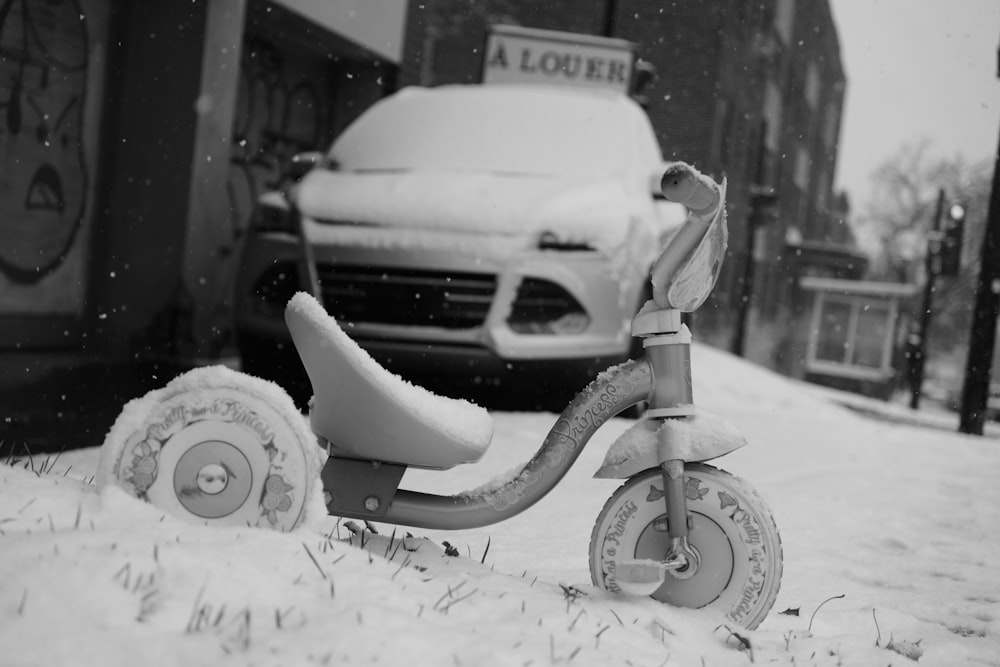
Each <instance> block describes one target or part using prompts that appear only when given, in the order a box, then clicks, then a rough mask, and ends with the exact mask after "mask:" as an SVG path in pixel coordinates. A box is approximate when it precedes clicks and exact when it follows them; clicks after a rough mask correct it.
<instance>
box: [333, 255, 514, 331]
mask: <svg viewBox="0 0 1000 667" xmlns="http://www.w3.org/2000/svg"><path fill="white" fill-rule="evenodd" d="M317 270H318V273H319V281H320V286H321V288H322V290H323V305H324V306H325V307H326V309H327V311H328V312H329V313H330V314H331V315H333V316H334V317H336V318H337V319H338V320H341V321H344V322H369V323H374V324H404V325H415V326H434V327H443V328H445V329H469V328H473V327H476V326H479V325H481V324H482V323H483V321H484V320H485V319H486V314H487V313H488V312H489V309H490V304H491V303H492V302H493V295H494V293H495V292H496V283H497V279H496V276H494V275H491V274H486V273H465V272H457V271H433V270H421V269H399V268H378V267H369V266H349V265H343V264H338V265H330V264H320V265H319V266H318V267H317Z"/></svg>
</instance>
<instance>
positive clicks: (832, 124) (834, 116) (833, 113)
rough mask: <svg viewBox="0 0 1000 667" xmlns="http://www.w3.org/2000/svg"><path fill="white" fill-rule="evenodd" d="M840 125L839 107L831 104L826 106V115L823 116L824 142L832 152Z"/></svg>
mask: <svg viewBox="0 0 1000 667" xmlns="http://www.w3.org/2000/svg"><path fill="white" fill-rule="evenodd" d="M839 125H840V111H839V107H837V106H835V105H830V106H828V107H827V108H826V115H825V117H824V118H823V143H824V144H826V149H827V150H828V151H830V152H831V153H832V152H833V150H834V147H835V145H836V142H837V128H838V127H839Z"/></svg>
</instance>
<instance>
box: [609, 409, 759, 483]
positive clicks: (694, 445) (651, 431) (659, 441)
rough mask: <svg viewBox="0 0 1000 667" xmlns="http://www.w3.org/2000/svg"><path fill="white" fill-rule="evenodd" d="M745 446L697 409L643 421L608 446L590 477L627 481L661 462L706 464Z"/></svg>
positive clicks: (733, 430)
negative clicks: (682, 413)
mask: <svg viewBox="0 0 1000 667" xmlns="http://www.w3.org/2000/svg"><path fill="white" fill-rule="evenodd" d="M745 444H747V441H746V438H744V437H743V435H742V434H741V433H740V432H739V431H738V430H737V429H736V427H735V426H733V425H732V424H731V423H730V422H729V421H727V420H726V419H723V418H722V417H719V416H718V415H714V414H712V413H710V412H706V411H705V410H702V409H700V408H699V409H697V411H696V412H695V414H694V415H692V416H690V417H676V418H669V419H655V418H654V419H644V420H641V421H638V422H636V423H635V425H634V426H632V427H631V428H630V429H629V430H627V431H625V432H624V433H622V434H621V435H620V436H619V437H618V439H617V440H615V441H614V442H613V443H612V444H611V447H609V448H608V453H607V455H606V456H605V457H604V463H603V464H602V465H601V467H600V468H599V469H598V470H597V472H596V473H594V477H597V478H600V479H628V478H629V477H631V476H632V475H635V474H636V473H639V472H642V471H643V470H648V469H650V468H658V467H659V466H660V463H662V462H663V461H669V460H675V459H680V460H682V461H684V462H686V463H692V462H703V461H710V460H712V459H715V458H718V457H720V456H723V455H725V454H728V453H729V452H731V451H734V450H736V449H739V448H740V447H742V446H743V445H745Z"/></svg>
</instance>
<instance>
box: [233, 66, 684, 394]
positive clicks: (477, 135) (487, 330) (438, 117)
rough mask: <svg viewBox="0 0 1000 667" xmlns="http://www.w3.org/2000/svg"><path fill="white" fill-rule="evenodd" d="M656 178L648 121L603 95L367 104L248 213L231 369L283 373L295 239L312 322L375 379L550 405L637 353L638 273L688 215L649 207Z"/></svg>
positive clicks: (512, 93) (511, 93)
mask: <svg viewBox="0 0 1000 667" xmlns="http://www.w3.org/2000/svg"><path fill="white" fill-rule="evenodd" d="M663 164H664V163H663V158H662V156H661V153H660V149H659V144H658V142H657V139H656V136H655V134H654V132H653V129H652V127H651V125H650V122H649V120H648V118H647V116H646V114H645V112H644V111H643V110H642V108H640V107H639V106H638V105H637V104H636V103H635V102H633V101H632V100H630V99H629V98H628V97H626V96H624V95H621V94H619V93H614V92H610V91H596V90H585V89H574V88H569V87H545V86H539V85H534V86H530V85H529V86H518V85H495V86H483V85H454V86H441V87H438V88H415V87H414V88H405V89H403V90H401V91H399V92H398V93H396V94H394V95H391V96H389V97H387V98H384V99H383V100H381V101H379V102H378V103H376V104H375V105H373V106H372V107H371V108H370V109H368V110H367V111H366V112H364V113H363V114H362V115H361V116H360V117H359V118H358V119H357V120H356V121H355V122H354V123H353V124H352V125H350V126H349V127H348V128H347V129H346V130H345V131H344V132H343V133H342V134H341V135H340V136H339V137H338V138H337V139H336V140H335V141H334V143H333V145H332V147H331V148H330V150H329V151H328V152H327V153H326V154H325V156H323V158H322V160H320V161H319V163H318V164H317V165H316V166H315V168H313V169H312V170H311V171H309V172H308V173H307V174H306V175H305V176H304V177H303V178H302V179H301V180H300V181H299V182H298V183H297V184H296V185H295V186H293V187H291V188H290V189H288V191H287V192H285V193H273V192H272V193H268V194H266V195H264V196H263V197H262V198H261V200H260V202H259V207H258V209H257V211H256V213H255V215H254V218H253V221H252V224H251V230H250V233H249V235H248V238H247V240H246V243H245V247H244V249H243V255H242V261H241V264H240V275H239V279H238V288H237V289H238V293H237V298H236V304H237V318H236V324H237V333H238V341H239V350H240V355H241V358H242V362H243V367H244V369H245V370H246V371H248V372H250V373H253V374H257V375H261V376H265V377H272V378H275V379H277V378H276V377H275V376H277V375H282V374H285V375H287V374H288V373H289V372H291V373H294V372H296V369H297V366H298V360H297V358H295V357H294V356H293V355H294V352H293V351H292V348H291V344H290V340H289V338H288V334H287V332H286V331H285V327H284V321H283V309H284V306H285V303H286V302H287V301H288V299H289V298H290V297H291V296H292V294H294V293H295V292H296V291H297V290H301V289H307V288H308V284H309V283H308V280H306V278H305V275H306V273H307V272H306V270H304V269H303V267H302V262H301V261H300V258H301V257H302V254H301V246H300V242H299V238H298V236H297V232H296V230H297V229H298V228H299V224H300V225H301V230H302V233H303V234H304V238H305V239H306V242H307V243H308V247H309V248H310V250H311V254H312V255H313V258H314V266H315V272H316V273H315V275H316V276H317V277H318V280H319V287H320V291H321V297H322V302H323V304H324V305H325V307H326V309H327V311H328V312H330V313H331V314H332V315H333V316H335V317H336V318H337V320H338V321H339V322H340V323H341V325H342V326H344V328H345V330H346V331H347V332H348V333H349V334H350V335H351V336H352V337H353V338H354V339H355V340H356V341H357V342H358V343H359V344H360V345H361V346H362V347H363V348H365V349H366V350H367V351H368V352H369V353H370V354H371V355H372V356H373V357H375V358H376V359H378V360H379V361H380V362H381V363H382V364H383V365H385V366H386V367H387V368H389V369H390V370H393V371H394V372H397V373H399V374H400V375H402V376H403V377H406V378H408V379H413V380H415V381H418V382H420V383H422V384H424V385H425V386H430V387H432V388H434V389H435V390H438V391H441V392H443V393H446V394H449V393H450V394H453V395H455V394H458V395H461V394H462V393H463V392H464V391H466V389H467V387H468V386H469V385H470V383H471V384H473V385H474V384H476V383H482V384H487V385H495V384H503V385H505V386H510V385H512V386H516V387H517V388H518V389H519V391H522V392H524V391H529V392H530V393H532V394H533V395H535V396H538V397H547V398H551V399H552V401H551V403H553V404H555V403H556V402H558V401H561V400H562V401H564V400H565V399H566V398H567V396H571V395H572V393H571V392H575V391H576V390H578V389H580V388H582V387H583V385H584V383H585V382H586V381H587V380H588V379H589V378H592V377H593V376H594V375H595V374H596V373H597V372H598V371H600V370H602V369H603V368H605V367H607V366H608V365H610V364H612V363H616V362H621V361H623V360H625V359H626V358H628V357H629V356H630V355H631V354H633V353H635V352H636V348H635V347H634V345H633V341H632V339H631V336H630V331H629V330H630V322H631V318H632V316H633V315H634V314H635V312H636V311H637V310H638V309H639V308H640V307H641V306H642V304H643V303H644V302H645V300H646V299H647V298H649V287H648V284H649V281H648V271H649V268H650V265H651V263H652V262H653V261H654V260H655V258H656V256H657V253H658V252H659V249H660V247H661V244H662V242H663V241H664V240H665V238H666V237H667V236H668V235H669V234H670V233H672V232H673V231H675V230H676V229H677V228H678V227H679V226H680V224H681V223H682V222H683V221H684V218H685V216H686V212H685V210H684V209H683V208H682V207H680V206H678V205H676V204H673V203H670V202H667V201H666V200H664V199H663V198H662V196H660V195H659V181H660V176H661V175H662V173H663ZM296 219H298V220H299V221H300V223H298V222H297V221H296ZM302 377H304V376H302ZM286 379H287V378H286Z"/></svg>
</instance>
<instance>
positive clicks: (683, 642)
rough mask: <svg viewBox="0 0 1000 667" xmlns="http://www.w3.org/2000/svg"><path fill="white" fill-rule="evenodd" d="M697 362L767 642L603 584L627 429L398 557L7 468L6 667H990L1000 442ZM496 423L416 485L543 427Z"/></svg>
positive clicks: (513, 445)
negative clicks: (480, 443)
mask: <svg viewBox="0 0 1000 667" xmlns="http://www.w3.org/2000/svg"><path fill="white" fill-rule="evenodd" d="M694 364H695V376H696V377H695V397H696V399H697V400H698V402H699V403H700V404H701V405H702V406H703V407H705V408H707V409H709V410H711V411H713V412H716V413H719V414H722V415H724V416H725V417H726V418H728V419H729V420H730V421H731V422H733V423H734V424H735V425H736V426H737V427H739V428H740V429H741V430H742V431H743V432H744V433H745V434H746V435H747V436H748V438H749V439H750V442H751V445H750V446H749V447H747V448H745V449H743V450H740V451H738V452H736V453H734V454H732V455H730V456H728V457H726V458H724V459H722V460H721V461H719V462H718V463H719V465H721V467H724V468H725V469H727V470H729V471H730V472H732V473H734V474H737V475H740V476H742V477H745V478H747V479H748V480H750V481H751V482H752V483H753V484H754V485H755V486H756V487H757V489H758V490H759V491H760V492H761V493H762V494H763V496H764V497H765V498H766V499H767V500H768V502H769V504H770V505H771V507H772V509H773V512H774V515H775V518H776V520H777V523H778V526H779V528H780V530H781V533H782V538H783V543H784V555H785V566H784V582H783V585H782V589H781V592H780V593H779V595H778V600H777V603H776V605H775V608H774V610H773V611H772V613H771V615H770V616H769V617H768V618H767V619H766V620H765V621H764V623H763V624H762V625H761V627H760V628H759V629H758V630H756V631H754V632H745V631H742V630H740V629H739V628H731V630H733V631H735V632H736V633H738V634H739V637H737V636H736V635H735V634H732V633H731V632H730V629H726V628H724V627H720V625H722V624H723V623H724V621H723V619H722V618H721V617H720V616H716V615H713V614H710V613H706V612H699V611H691V610H682V609H673V608H668V607H664V606H661V605H659V604H657V603H654V602H652V601H651V600H647V599H635V598H626V597H619V596H612V595H608V594H605V593H603V592H600V591H598V590H597V589H595V588H593V587H592V586H591V585H590V580H589V573H588V565H587V545H588V541H589V539H590V531H591V527H592V524H593V521H594V519H595V517H596V515H597V513H598V511H599V510H600V508H601V506H602V505H603V503H604V501H605V500H606V498H607V497H608V496H609V495H610V493H611V492H612V491H613V490H614V488H615V487H616V486H617V483H616V482H608V481H604V480H594V479H591V478H590V475H591V474H592V473H593V471H594V470H595V469H596V468H597V467H598V466H599V464H600V462H601V460H602V459H603V456H604V452H605V450H606V448H607V446H608V445H609V444H610V443H611V442H612V441H613V440H614V438H615V437H616V436H617V435H618V434H620V433H621V432H622V431H623V430H624V429H626V428H627V427H628V426H629V425H630V422H627V421H624V420H615V421H614V422H612V423H610V424H609V425H607V426H606V427H605V428H603V429H602V430H601V431H600V432H599V433H598V435H597V436H596V437H595V438H594V440H592V441H591V443H590V445H589V446H588V449H587V451H585V452H584V454H583V455H582V456H581V458H580V461H579V462H578V463H577V466H576V467H575V468H574V470H573V471H571V472H570V474H569V475H568V476H567V477H566V479H565V480H564V482H563V483H562V484H561V485H560V486H559V487H558V488H557V490H556V491H554V492H553V493H552V494H551V495H550V496H549V497H548V498H546V499H544V500H543V501H542V502H541V503H539V504H538V505H536V506H535V507H534V508H532V509H530V510H528V511H527V512H525V513H524V514H522V515H521V516H519V517H516V518H514V519H512V520H510V521H508V522H506V523H504V524H500V525H498V526H493V527H490V528H487V529H481V530H474V531H463V532H459V533H450V534H447V533H436V532H428V531H412V532H414V534H415V537H414V538H412V539H407V540H406V541H405V542H402V543H401V542H400V540H399V537H401V536H402V535H403V534H404V530H403V529H401V530H399V531H398V532H397V533H396V535H395V538H391V535H392V528H391V527H387V526H377V528H378V530H379V534H378V535H375V536H373V535H371V534H370V533H366V534H364V535H363V537H361V536H359V537H354V538H353V540H350V538H351V533H350V531H349V530H348V529H347V528H346V527H345V525H344V523H342V522H338V521H336V520H335V519H333V518H329V519H324V521H323V525H321V526H319V527H318V528H319V529H318V530H317V529H309V530H306V529H301V530H299V531H296V532H294V533H291V534H279V533H273V532H264V531H258V530H253V529H246V528H245V529H224V528H207V527H204V526H196V525H190V524H186V523H182V522H180V521H179V520H176V519H174V518H172V517H170V516H164V515H163V513H162V512H160V511H159V510H157V509H156V508H155V507H152V506H149V505H145V504H142V503H141V502H139V501H136V500H133V499H131V498H130V497H128V496H126V495H125V494H124V493H122V492H119V491H117V490H110V491H107V492H105V493H103V494H98V493H97V492H96V490H95V489H94V487H93V486H91V485H89V484H87V483H86V482H87V480H89V479H90V478H91V477H92V475H93V474H94V471H95V470H96V467H97V450H93V449H92V450H83V451H78V452H72V453H67V454H64V455H62V456H61V457H60V458H59V459H58V460H54V457H52V458H47V459H44V460H42V459H36V460H35V461H32V462H30V463H27V462H20V463H18V464H16V465H13V466H11V465H0V664H3V665H5V666H6V665H10V666H15V665H45V666H50V665H70V664H72V665H98V666H101V667H103V666H105V665H128V666H130V667H131V666H133V665H136V664H142V665H181V664H183V665H185V666H188V665H199V664H210V665H230V664H231V665H249V664H252V665H308V664H327V665H354V664H357V665H378V664H382V665H418V666H419V665H474V666H479V665H518V666H520V665H529V664H531V665H547V664H567V665H573V664H576V665H604V664H606V665H650V666H653V665H664V664H668V665H702V664H704V665H712V666H715V665H746V664H748V663H750V662H751V661H753V662H755V663H759V664H789V665H791V664H794V665H840V664H843V665H887V664H894V665H901V664H907V663H910V662H911V661H912V660H915V659H918V658H919V664H921V665H963V664H974V665H1000V566H998V563H997V561H996V560H994V559H996V558H997V557H998V556H997V554H1000V531H998V528H1000V485H998V484H997V482H996V477H997V474H998V473H1000V439H998V436H997V433H996V431H994V430H990V431H989V432H988V434H987V437H983V438H977V437H969V436H962V435H959V434H956V433H955V432H954V425H955V423H956V422H957V418H956V417H955V416H954V415H926V414H921V415H915V414H913V413H909V411H906V410H905V409H903V408H892V409H891V410H890V411H893V412H894V415H893V416H894V419H893V420H891V421H889V420H878V419H872V418H871V417H868V416H863V415H861V414H859V413H858V412H857V410H856V409H854V410H849V409H847V408H845V407H843V406H842V405H840V404H839V402H838V401H842V400H843V399H844V397H842V396H841V397H838V395H837V394H836V393H833V392H828V391H821V390H819V389H818V388H815V387H811V386H808V385H804V384H800V383H795V382H790V381H788V380H786V379H784V378H781V377H779V376H776V375H773V374H771V373H769V372H767V371H765V370H762V369H760V368H757V367H754V366H751V365H749V364H747V363H744V362H742V361H740V360H736V359H733V358H732V357H729V356H728V355H726V354H724V353H722V352H719V351H717V350H714V349H711V348H708V347H705V346H698V345H696V346H695V348H694ZM852 400H853V399H852ZM854 402H855V403H856V401H854ZM872 405H876V406H878V404H872ZM857 407H858V406H857V405H855V408H857ZM879 409H880V410H881V411H885V410H886V408H885V406H880V407H879ZM493 417H494V421H495V424H496V436H495V439H494V443H493V445H492V447H491V449H490V451H489V452H488V453H487V455H486V457H485V458H484V460H483V461H482V462H481V463H480V464H477V465H475V466H465V467H463V468H459V469H456V470H453V471H449V472H447V473H429V472H422V473H419V474H410V473H408V475H407V478H406V479H404V486H408V487H410V488H418V489H427V490H433V491H435V492H438V493H442V492H447V491H461V490H465V489H467V488H471V487H475V486H478V485H480V484H482V483H484V482H486V481H488V480H489V479H490V478H491V477H493V476H497V475H500V474H502V473H504V472H506V471H507V470H508V469H510V468H511V467H513V466H515V465H516V464H517V463H519V462H521V461H523V460H525V459H527V457H528V456H529V455H530V454H531V453H532V452H533V451H534V449H535V447H537V445H538V443H540V442H541V440H542V438H543V436H544V434H545V432H546V431H547V430H548V428H549V427H550V426H551V423H552V421H553V416H552V415H549V414H514V413H495V414H494V415H493ZM896 417H905V418H906V419H896ZM900 421H915V422H916V423H918V424H920V425H916V426H915V425H911V424H906V423H899V422H900ZM8 463H10V462H8ZM361 539H364V541H365V547H364V548H361V546H360V544H359V543H360V541H361ZM444 540H448V541H449V543H450V544H451V545H453V546H454V547H456V548H457V549H458V552H459V555H458V556H448V555H446V554H445V553H444V550H443V547H442V546H441V545H442V543H443V541H444ZM487 543H489V549H488V551H487ZM414 549H415V551H414ZM481 561H485V563H483V562H481ZM834 596H838V597H836V598H834ZM830 598H834V599H830ZM827 600H829V601H827ZM824 601H827V602H826V603H825V604H824ZM786 610H788V611H789V612H792V611H795V612H797V613H794V614H793V613H779V612H783V611H786ZM741 638H742V639H741ZM747 646H749V647H750V649H749V650H747V648H746V647H747ZM908 656H909V657H908Z"/></svg>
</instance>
